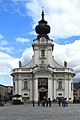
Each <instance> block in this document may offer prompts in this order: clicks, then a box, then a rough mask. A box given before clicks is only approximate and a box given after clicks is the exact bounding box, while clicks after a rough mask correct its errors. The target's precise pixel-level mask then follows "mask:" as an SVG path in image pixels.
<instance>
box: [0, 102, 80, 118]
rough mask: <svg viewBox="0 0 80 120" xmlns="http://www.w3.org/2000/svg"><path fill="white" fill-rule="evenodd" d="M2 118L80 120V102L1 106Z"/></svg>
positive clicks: (0, 113) (0, 115)
mask: <svg viewBox="0 0 80 120" xmlns="http://www.w3.org/2000/svg"><path fill="white" fill-rule="evenodd" d="M0 120H80V104H69V105H68V106H66V107H62V106H61V107H59V106H58V104H52V106H51V107H42V106H40V107H38V106H37V105H36V106H35V107H32V104H25V105H10V104H6V105H5V106H4V107H0Z"/></svg>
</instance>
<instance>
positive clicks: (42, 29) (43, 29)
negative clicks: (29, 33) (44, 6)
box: [35, 10, 50, 34]
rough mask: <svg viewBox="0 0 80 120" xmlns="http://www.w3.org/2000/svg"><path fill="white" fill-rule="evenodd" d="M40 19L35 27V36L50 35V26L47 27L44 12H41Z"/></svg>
mask: <svg viewBox="0 0 80 120" xmlns="http://www.w3.org/2000/svg"><path fill="white" fill-rule="evenodd" d="M41 15H42V19H41V20H40V21H39V22H38V23H39V25H37V26H36V27H35V30H36V33H37V34H48V33H50V26H49V25H47V21H45V20H44V11H43V10H42V14H41Z"/></svg>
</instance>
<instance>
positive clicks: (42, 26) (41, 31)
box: [32, 10, 54, 64]
mask: <svg viewBox="0 0 80 120" xmlns="http://www.w3.org/2000/svg"><path fill="white" fill-rule="evenodd" d="M41 16H42V18H41V20H40V21H39V22H38V25H37V26H36V27H35V31H36V33H37V34H38V35H37V39H35V40H34V41H33V44H32V47H33V51H34V64H42V63H44V64H50V63H51V64H52V51H53V46H54V45H53V44H52V42H53V41H52V40H51V39H50V38H49V36H48V34H49V33H50V26H49V25H47V24H48V22H47V21H45V19H44V11H43V10H42V14H41Z"/></svg>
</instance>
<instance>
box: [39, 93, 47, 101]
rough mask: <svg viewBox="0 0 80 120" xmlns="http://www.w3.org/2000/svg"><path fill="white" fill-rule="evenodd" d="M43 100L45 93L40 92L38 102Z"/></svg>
mask: <svg viewBox="0 0 80 120" xmlns="http://www.w3.org/2000/svg"><path fill="white" fill-rule="evenodd" d="M44 98H45V99H46V92H40V101H42V100H43V99H44Z"/></svg>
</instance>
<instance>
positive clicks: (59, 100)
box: [58, 98, 61, 106]
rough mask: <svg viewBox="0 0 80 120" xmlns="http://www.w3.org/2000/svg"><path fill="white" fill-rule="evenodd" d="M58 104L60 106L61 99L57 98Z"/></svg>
mask: <svg viewBox="0 0 80 120" xmlns="http://www.w3.org/2000/svg"><path fill="white" fill-rule="evenodd" d="M58 104H59V106H60V105H61V98H58Z"/></svg>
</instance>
